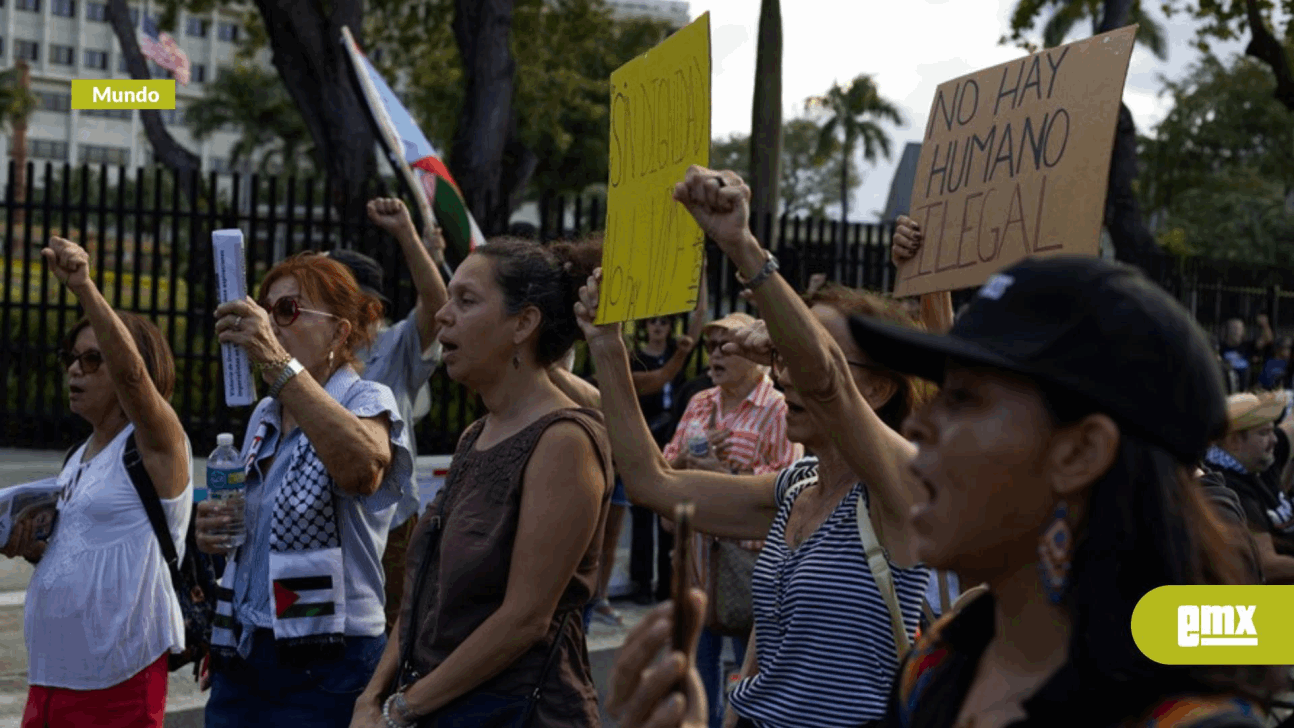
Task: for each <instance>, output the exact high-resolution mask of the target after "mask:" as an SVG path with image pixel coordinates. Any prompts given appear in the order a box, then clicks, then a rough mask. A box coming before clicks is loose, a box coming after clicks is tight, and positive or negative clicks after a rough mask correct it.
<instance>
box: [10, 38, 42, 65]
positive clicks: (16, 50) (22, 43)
mask: <svg viewBox="0 0 1294 728" xmlns="http://www.w3.org/2000/svg"><path fill="white" fill-rule="evenodd" d="M13 57H14V60H18V59H23V60H28V61H39V60H40V44H39V43H37V42H36V41H34V40H15V41H14V42H13Z"/></svg>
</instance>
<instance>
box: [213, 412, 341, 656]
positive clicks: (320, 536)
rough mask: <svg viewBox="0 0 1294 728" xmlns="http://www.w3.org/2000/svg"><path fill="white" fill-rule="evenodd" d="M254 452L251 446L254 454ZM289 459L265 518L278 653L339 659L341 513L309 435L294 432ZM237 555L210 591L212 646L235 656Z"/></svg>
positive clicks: (259, 437) (261, 436) (258, 435)
mask: <svg viewBox="0 0 1294 728" xmlns="http://www.w3.org/2000/svg"><path fill="white" fill-rule="evenodd" d="M264 429H265V425H264V424H262V425H261V426H260V428H258V431H257V433H256V440H254V442H259V441H262V440H263V439H264V435H265V432H264ZM255 452H256V448H255V447H253V448H252V455H251V457H252V458H254V457H255ZM289 457H291V458H292V459H291V461H290V462H289V463H288V467H287V471H286V472H287V476H286V480H285V482H284V483H283V486H282V487H281V488H279V492H278V494H277V495H276V497H275V499H274V514H273V517H272V519H271V521H270V523H271V527H270V534H269V538H270V563H269V579H270V594H271V599H272V601H273V613H274V640H275V644H276V647H277V653H278V656H279V659H281V660H284V662H286V663H287V664H297V665H307V664H310V663H313V662H316V661H321V660H328V659H335V658H339V657H341V656H342V654H343V653H344V650H345V647H346V643H345V636H344V629H345V626H346V598H345V591H344V590H345V582H344V580H343V575H342V551H341V531H340V519H339V518H338V513H337V509H336V507H335V504H334V502H333V481H332V478H331V477H330V476H329V475H328V471H327V469H326V468H324V465H323V463H322V462H321V461H320V460H319V455H318V453H317V452H316V451H315V449H314V446H313V445H311V444H310V441H309V440H308V439H307V438H306V437H304V436H302V437H300V438H299V439H298V440H297V444H296V448H295V449H294V450H293V451H292V453H291V454H290V455H289ZM250 459H251V458H249V460H250ZM235 559H236V556H234V557H230V559H229V563H228V564H227V565H226V567H225V573H224V576H223V577H222V578H221V580H220V581H221V583H220V589H218V590H217V594H216V619H215V620H214V623H213V628H212V634H211V647H212V652H213V654H214V655H215V656H216V657H218V658H220V659H222V660H223V659H228V658H232V657H233V656H234V655H235V654H237V645H238V635H237V634H236V633H235V620H234V604H233V599H234V592H233V584H234V574H235V573H237V571H238V566H237V563H236V562H235Z"/></svg>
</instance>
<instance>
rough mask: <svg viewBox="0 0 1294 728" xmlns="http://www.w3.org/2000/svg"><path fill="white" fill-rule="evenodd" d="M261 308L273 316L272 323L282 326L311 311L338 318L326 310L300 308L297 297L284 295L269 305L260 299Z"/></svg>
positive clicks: (289, 324) (294, 321)
mask: <svg viewBox="0 0 1294 728" xmlns="http://www.w3.org/2000/svg"><path fill="white" fill-rule="evenodd" d="M261 308H263V309H265V310H266V311H268V312H269V314H270V316H273V317H274V323H276V324H278V325H279V326H282V327H283V328H287V327H289V326H291V325H292V324H294V323H296V320H297V318H298V317H299V316H300V315H301V314H303V313H313V314H316V315H319V316H327V317H329V318H340V317H339V316H336V315H334V314H331V313H328V312H327V311H320V310H318V309H314V308H302V307H301V304H299V303H297V299H295V298H292V297H291V296H284V297H283V298H280V299H279V300H277V301H275V302H274V303H271V304H269V305H266V304H265V302H264V301H262V302H261Z"/></svg>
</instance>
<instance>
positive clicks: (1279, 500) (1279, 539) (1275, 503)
mask: <svg viewBox="0 0 1294 728" xmlns="http://www.w3.org/2000/svg"><path fill="white" fill-rule="evenodd" d="M1222 476H1223V477H1224V478H1226V480H1227V487H1228V488H1230V489H1231V490H1233V491H1235V493H1236V495H1238V496H1240V505H1241V507H1242V508H1244V509H1245V518H1246V519H1247V520H1248V521H1249V528H1250V530H1253V531H1257V532H1259V533H1270V534H1271V536H1272V545H1273V546H1275V548H1276V553H1278V554H1285V555H1286V556H1294V501H1291V500H1290V498H1289V496H1288V495H1286V494H1285V493H1282V492H1281V491H1279V490H1277V489H1275V488H1272V487H1271V485H1270V484H1269V483H1268V482H1267V480H1266V479H1264V478H1263V477H1262V476H1259V475H1251V474H1245V473H1237V472H1236V471H1234V470H1223V471H1222Z"/></svg>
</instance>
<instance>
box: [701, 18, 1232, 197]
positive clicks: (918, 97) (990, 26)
mask: <svg viewBox="0 0 1294 728" xmlns="http://www.w3.org/2000/svg"><path fill="white" fill-rule="evenodd" d="M759 4H760V3H759V0H692V1H691V10H692V16H693V17H694V18H695V17H699V16H700V15H701V13H704V12H706V11H707V10H708V11H709V12H710V32H711V41H710V42H711V50H712V54H713V86H712V90H711V93H712V99H713V112H712V113H713V116H712V119H711V126H712V131H713V135H714V136H715V137H716V138H718V137H724V136H727V135H728V134H731V133H734V132H739V133H742V134H749V133H750V109H751V94H752V93H753V90H754V77H755V44H756V40H757V38H758V27H759ZM1145 4H1146V5H1147V7H1149V8H1151V12H1154V13H1155V14H1156V16H1157V17H1158V19H1159V20H1160V21H1161V22H1162V23H1163V24H1164V25H1165V26H1166V28H1167V30H1168V36H1169V41H1170V44H1171V47H1170V52H1169V58H1168V60H1167V61H1160V60H1159V59H1157V58H1155V57H1154V55H1153V54H1151V53H1150V52H1148V51H1145V50H1142V49H1141V48H1140V47H1138V48H1137V50H1136V51H1135V52H1134V53H1133V56H1132V66H1131V68H1130V69H1129V71H1128V81H1127V85H1126V87H1125V89H1124V97H1123V98H1124V102H1125V103H1127V105H1128V108H1129V109H1131V110H1132V114H1133V117H1134V118H1135V119H1136V121H1137V128H1138V130H1139V131H1147V130H1150V129H1152V128H1153V127H1154V125H1155V124H1156V123H1158V122H1159V121H1160V120H1161V119H1162V118H1163V116H1164V114H1165V113H1166V112H1167V111H1168V107H1169V104H1168V99H1167V98H1166V97H1161V96H1160V90H1161V89H1162V87H1163V84H1162V83H1161V81H1160V75H1161V74H1162V75H1164V76H1167V77H1169V78H1174V79H1176V78H1180V77H1182V76H1183V75H1184V74H1185V72H1186V69H1187V68H1189V66H1190V65H1191V64H1192V63H1193V62H1194V61H1195V60H1196V59H1197V58H1198V57H1199V52H1198V51H1196V50H1195V49H1194V47H1192V46H1191V45H1190V42H1191V40H1192V39H1193V38H1194V36H1195V24H1194V23H1193V22H1192V21H1191V20H1189V19H1188V18H1185V17H1183V16H1180V15H1179V16H1176V17H1174V18H1173V19H1172V20H1171V21H1169V20H1168V19H1167V18H1164V17H1163V16H1162V15H1161V14H1160V13H1159V10H1158V7H1157V6H1158V3H1145ZM1014 6H1015V0H1004V1H1001V2H999V1H998V0H785V1H784V2H782V33H783V35H782V39H783V49H782V95H783V102H784V104H785V110H784V112H783V113H784V118H787V119H789V118H791V117H792V116H794V115H798V114H800V113H802V112H803V109H804V99H805V98H806V97H808V96H811V95H814V94H821V93H823V92H825V91H826V90H827V89H828V88H830V86H831V83H832V82H833V81H836V80H839V81H841V82H842V83H843V82H847V81H849V80H850V79H852V78H854V77H855V76H857V75H858V74H860V73H870V74H873V75H874V76H875V77H876V79H877V83H878V85H879V87H880V91H881V95H882V96H884V97H886V98H888V99H890V100H892V101H894V102H895V103H896V104H897V105H898V106H899V108H900V109H902V111H903V114H904V117H905V118H906V121H907V124H906V125H905V126H904V127H901V128H897V129H894V130H893V134H892V136H893V139H894V142H895V143H894V159H893V161H891V162H889V163H881V164H879V165H877V166H875V167H871V168H868V169H866V170H864V174H865V176H864V181H863V185H862V186H861V187H860V188H859V189H858V190H857V191H856V192H855V193H854V197H853V199H852V200H851V202H850V218H852V219H854V220H856V221H862V220H873V219H875V212H876V211H879V210H881V209H882V208H883V207H884V206H885V200H886V197H887V196H888V194H889V188H890V178H891V177H892V176H893V174H894V163H895V162H897V161H898V157H899V154H900V153H901V151H902V149H903V145H904V143H905V142H907V141H919V140H920V138H921V136H922V133H923V131H924V127H925V121H926V117H927V115H928V114H929V111H930V103H931V101H932V100H933V98H934V93H935V88H936V87H937V86H938V85H939V84H940V83H942V82H944V81H947V80H950V79H953V78H956V77H958V76H961V75H964V74H967V73H970V72H971V71H976V70H979V69H981V68H987V67H989V66H994V65H997V64H999V63H1003V62H1005V61H1009V60H1011V59H1013V58H1018V57H1020V56H1021V55H1023V54H1024V52H1023V51H1021V50H1018V49H1015V48H1013V47H1010V46H1001V45H998V43H997V41H998V38H1000V37H1001V36H1002V35H1003V34H1004V33H1005V31H1006V28H1007V27H1008V20H1009V17H1010V14H1011V9H1012V8H1013V7H1014ZM1039 27H1041V24H1039ZM1090 32H1091V26H1090V25H1089V24H1087V23H1084V24H1083V25H1082V26H1081V27H1079V28H1077V29H1076V30H1075V33H1074V36H1073V37H1072V38H1070V40H1078V39H1079V38H1080V37H1082V36H1084V35H1088V34H1090ZM1214 50H1215V52H1217V53H1219V54H1220V55H1223V56H1224V57H1225V56H1229V55H1231V54H1232V53H1236V52H1240V51H1242V50H1243V44H1242V43H1239V42H1236V43H1231V44H1228V45H1222V44H1218V45H1215V48H1214ZM836 210H837V214H838V210H839V205H837V206H836ZM855 211H856V212H855Z"/></svg>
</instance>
